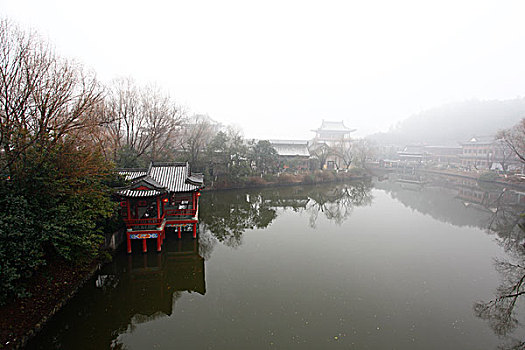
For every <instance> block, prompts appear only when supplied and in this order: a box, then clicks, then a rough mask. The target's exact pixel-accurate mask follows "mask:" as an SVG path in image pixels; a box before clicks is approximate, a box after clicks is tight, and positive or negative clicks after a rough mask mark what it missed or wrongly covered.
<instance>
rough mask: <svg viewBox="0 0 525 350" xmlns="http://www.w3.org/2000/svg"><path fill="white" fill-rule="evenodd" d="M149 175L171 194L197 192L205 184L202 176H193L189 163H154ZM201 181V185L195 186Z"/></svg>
mask: <svg viewBox="0 0 525 350" xmlns="http://www.w3.org/2000/svg"><path fill="white" fill-rule="evenodd" d="M148 175H149V176H150V177H151V178H152V179H154V180H155V181H157V182H158V183H160V184H162V185H163V186H164V187H166V189H167V190H168V191H170V192H190V191H195V190H198V189H199V188H201V187H202V184H203V183H202V182H203V181H202V175H201V174H191V173H190V166H189V165H188V163H157V164H155V163H153V164H151V165H150V168H149V169H148ZM198 175H200V177H199V176H198ZM188 179H190V180H189V181H188ZM199 180H200V185H195V183H198V181H199ZM191 182H193V184H192V183H191Z"/></svg>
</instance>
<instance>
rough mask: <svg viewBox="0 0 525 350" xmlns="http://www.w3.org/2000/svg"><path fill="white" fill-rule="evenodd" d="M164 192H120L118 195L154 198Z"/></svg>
mask: <svg viewBox="0 0 525 350" xmlns="http://www.w3.org/2000/svg"><path fill="white" fill-rule="evenodd" d="M163 192H165V191H158V190H122V191H118V194H119V195H121V196H122V197H156V196H158V195H160V194H162V193H163Z"/></svg>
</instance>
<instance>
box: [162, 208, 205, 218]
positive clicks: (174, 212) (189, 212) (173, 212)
mask: <svg viewBox="0 0 525 350" xmlns="http://www.w3.org/2000/svg"><path fill="white" fill-rule="evenodd" d="M196 213H197V210H196V209H166V210H165V211H164V214H165V215H166V216H195V214H196Z"/></svg>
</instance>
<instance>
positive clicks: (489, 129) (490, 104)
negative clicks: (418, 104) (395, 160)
mask: <svg viewBox="0 0 525 350" xmlns="http://www.w3.org/2000/svg"><path fill="white" fill-rule="evenodd" d="M522 118H525V98H520V99H513V100H504V101H477V100H474V101H466V102H460V103H451V104H447V105H444V106H441V107H437V108H433V109H430V110H427V111H424V112H421V113H419V114H416V115H413V116H411V117H409V118H407V119H405V120H404V121H402V122H400V123H398V124H397V125H396V126H395V127H394V128H392V130H390V131H388V132H385V133H377V134H373V135H370V136H369V138H370V139H372V140H374V141H376V142H378V143H380V144H395V145H406V144H414V143H416V144H428V145H443V146H453V145H456V146H457V145H458V144H459V143H460V142H463V141H466V140H468V139H470V138H471V137H472V136H487V135H494V134H496V132H497V131H498V130H501V129H506V128H509V127H511V126H513V125H514V124H516V123H517V122H518V121H519V120H521V119H522Z"/></svg>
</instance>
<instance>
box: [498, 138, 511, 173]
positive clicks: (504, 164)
mask: <svg viewBox="0 0 525 350" xmlns="http://www.w3.org/2000/svg"><path fill="white" fill-rule="evenodd" d="M515 158H516V153H515V152H514V151H513V150H512V148H510V147H509V145H508V144H507V143H506V142H505V141H503V140H496V142H495V144H494V156H493V161H494V162H496V163H498V164H499V165H501V170H503V172H504V173H505V174H506V173H507V169H508V168H509V164H510V163H511V162H512V161H513V160H515Z"/></svg>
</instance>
